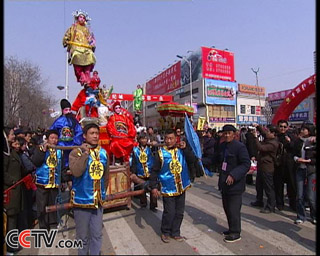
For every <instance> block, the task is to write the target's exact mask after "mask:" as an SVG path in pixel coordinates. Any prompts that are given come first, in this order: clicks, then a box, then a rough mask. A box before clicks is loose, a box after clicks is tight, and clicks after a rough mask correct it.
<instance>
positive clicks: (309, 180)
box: [296, 168, 317, 221]
mask: <svg viewBox="0 0 320 256" xmlns="http://www.w3.org/2000/svg"><path fill="white" fill-rule="evenodd" d="M296 178H297V179H296V181H297V218H298V219H300V220H302V221H305V220H306V211H305V207H304V195H306V199H307V200H308V201H309V204H310V217H311V219H316V216H317V215H316V192H317V191H316V174H315V173H312V174H309V175H307V169H306V168H298V170H297V175H296Z"/></svg>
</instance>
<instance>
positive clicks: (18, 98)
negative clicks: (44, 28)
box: [4, 57, 54, 129]
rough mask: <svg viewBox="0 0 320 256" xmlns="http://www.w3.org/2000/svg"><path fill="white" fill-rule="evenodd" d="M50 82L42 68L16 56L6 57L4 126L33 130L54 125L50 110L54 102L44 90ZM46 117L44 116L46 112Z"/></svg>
mask: <svg viewBox="0 0 320 256" xmlns="http://www.w3.org/2000/svg"><path fill="white" fill-rule="evenodd" d="M45 84H46V80H45V79H43V78H42V75H41V71H40V68H39V67H38V66H35V65H33V64H31V63H30V62H28V61H20V60H19V59H17V58H16V57H6V58H5V63H4V124H5V125H17V124H18V123H19V121H20V122H21V124H22V125H23V126H26V127H29V128H31V129H36V128H37V127H42V128H47V127H48V126H49V125H50V124H51V123H52V118H51V117H50V115H49V114H48V113H49V111H48V109H49V108H51V107H52V106H53V104H54V99H51V98H52V97H50V96H49V95H46V92H45V91H44V88H45ZM44 111H45V112H46V114H43V112H44Z"/></svg>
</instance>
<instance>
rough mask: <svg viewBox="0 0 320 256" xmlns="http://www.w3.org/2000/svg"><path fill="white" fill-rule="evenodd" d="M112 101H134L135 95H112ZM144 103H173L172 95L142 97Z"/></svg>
mask: <svg viewBox="0 0 320 256" xmlns="http://www.w3.org/2000/svg"><path fill="white" fill-rule="evenodd" d="M109 99H110V100H120V101H121V100H127V101H133V100H134V99H133V94H123V93H111V95H110V97H109ZM142 100H143V101H160V102H164V101H173V96H172V95H142Z"/></svg>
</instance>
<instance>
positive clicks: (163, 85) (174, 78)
mask: <svg viewBox="0 0 320 256" xmlns="http://www.w3.org/2000/svg"><path fill="white" fill-rule="evenodd" d="M180 80H181V62H180V61H179V62H177V63H175V64H173V65H172V66H171V67H169V68H168V69H166V70H165V71H163V72H162V73H160V74H159V75H157V76H156V77H155V78H153V79H151V80H149V81H148V82H147V83H146V93H147V94H167V93H169V92H171V91H173V90H175V89H178V88H180V87H181V82H180Z"/></svg>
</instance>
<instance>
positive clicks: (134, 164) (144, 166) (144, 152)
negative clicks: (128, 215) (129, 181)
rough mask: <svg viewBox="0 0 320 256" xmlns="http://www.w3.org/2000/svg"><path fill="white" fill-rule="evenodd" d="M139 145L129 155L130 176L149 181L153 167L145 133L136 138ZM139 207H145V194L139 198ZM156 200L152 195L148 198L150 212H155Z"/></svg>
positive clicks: (152, 159)
mask: <svg viewBox="0 0 320 256" xmlns="http://www.w3.org/2000/svg"><path fill="white" fill-rule="evenodd" d="M138 142H139V145H138V146H135V147H134V148H133V151H132V153H131V161H130V171H131V173H132V175H136V176H138V177H139V178H141V179H142V180H144V181H147V180H149V177H150V174H151V168H152V166H153V161H154V157H153V155H152V152H151V148H150V147H149V146H148V145H147V142H148V138H147V134H146V133H145V132H142V133H140V134H139V136H138ZM140 206H141V207H146V206H147V195H146V193H144V194H142V195H141V196H140ZM156 207H157V198H156V197H154V196H153V195H152V194H151V196H150V210H151V211H154V212H156V211H157V210H156Z"/></svg>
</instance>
